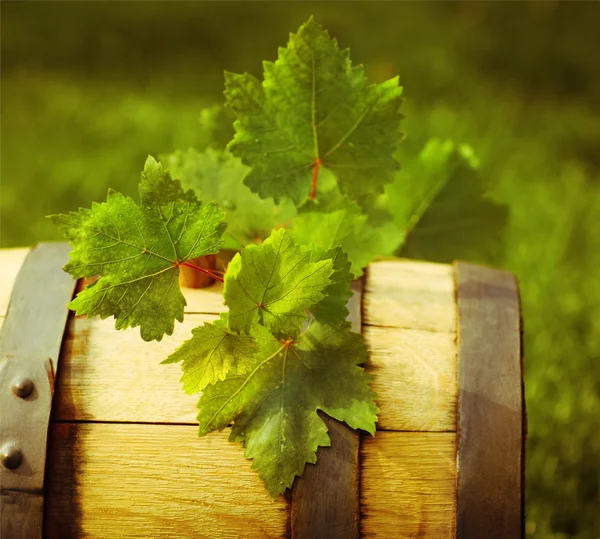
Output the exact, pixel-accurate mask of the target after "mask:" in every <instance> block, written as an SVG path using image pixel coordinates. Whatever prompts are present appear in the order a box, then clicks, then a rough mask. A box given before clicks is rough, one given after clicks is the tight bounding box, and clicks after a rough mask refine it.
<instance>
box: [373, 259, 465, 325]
mask: <svg viewBox="0 0 600 539" xmlns="http://www.w3.org/2000/svg"><path fill="white" fill-rule="evenodd" d="M363 324H366V325H372V326H389V327H397V328H407V329H422V330H428V331H443V332H449V333H456V303H455V298H454V280H453V273H452V266H448V265H445V264H433V263H428V262H415V261H411V260H394V261H388V260H386V261H380V262H373V263H371V264H370V265H369V267H368V269H367V272H366V283H365V300H364V312H363Z"/></svg>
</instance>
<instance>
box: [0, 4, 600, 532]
mask: <svg viewBox="0 0 600 539" xmlns="http://www.w3.org/2000/svg"><path fill="white" fill-rule="evenodd" d="M0 8H1V10H2V28H1V30H2V64H1V70H2V72H1V84H2V88H1V90H2V96H1V97H2V102H1V137H2V138H1V140H2V147H1V150H2V154H1V181H2V185H1V205H2V207H1V210H2V211H1V215H0V224H1V236H0V242H1V245H2V247H10V246H18V245H30V244H32V243H34V242H36V241H39V240H42V239H58V238H59V235H58V233H57V232H56V231H55V230H54V229H53V228H52V226H51V225H50V223H48V222H47V221H46V220H45V219H44V215H47V214H49V213H58V212H66V211H68V210H71V209H75V208H77V207H78V206H86V207H87V206H89V205H90V201H91V200H97V201H100V200H103V199H104V198H105V196H106V190H107V188H108V187H109V186H110V187H113V188H115V189H118V190H120V191H122V192H125V193H127V194H131V195H135V191H136V188H137V181H138V178H139V172H140V170H141V168H142V166H143V163H144V159H145V157H146V155H147V154H153V155H157V154H159V153H163V152H168V151H172V150H174V149H176V148H186V147H188V146H192V145H194V144H196V143H198V142H199V141H198V137H200V136H201V133H200V130H199V128H198V116H199V111H200V109H201V108H202V107H204V106H209V105H212V104H215V103H220V102H221V101H222V94H221V92H222V85H223V70H224V69H227V70H231V71H240V72H241V71H249V72H251V73H253V74H255V75H260V74H261V64H260V62H261V60H263V59H270V60H272V59H274V57H275V55H276V48H277V46H280V45H284V44H285V42H286V40H287V34H288V32H289V31H293V30H295V29H296V28H297V27H298V26H299V25H300V24H301V23H302V22H304V21H305V20H306V19H307V18H308V16H309V15H311V14H314V15H315V16H316V17H317V20H318V21H319V22H321V23H322V24H323V25H324V26H325V27H326V28H328V29H329V30H330V33H331V34H332V35H333V36H335V37H337V38H338V40H339V42H340V44H341V45H342V46H343V47H350V48H351V50H352V58H353V60H354V61H355V62H363V63H364V64H365V67H366V70H367V72H368V74H369V76H370V77H371V78H372V79H373V80H375V81H381V80H384V79H386V78H388V77H390V76H393V75H395V74H397V73H399V74H400V77H401V82H402V84H403V85H404V87H405V94H404V95H405V98H406V103H405V107H404V112H405V114H406V121H405V123H404V132H405V133H406V135H407V137H408V138H409V139H411V140H412V141H414V142H415V143H419V144H420V143H422V142H424V141H425V140H426V139H427V138H429V137H431V136H438V137H441V138H445V137H451V138H453V139H455V140H456V141H458V142H467V143H469V144H471V145H472V146H473V147H474V148H475V150H476V152H477V154H478V156H479V158H480V161H481V171H482V175H483V176H484V178H485V179H486V182H488V184H489V188H490V189H491V191H492V193H493V195H494V197H495V198H496V199H497V200H499V201H503V202H505V203H507V204H509V206H510V208H511V220H510V226H509V230H508V246H507V253H506V257H505V260H504V262H503V264H502V265H503V266H504V267H505V268H508V269H510V270H512V271H514V272H516V274H517V275H518V277H519V279H520V281H521V291H522V299H523V309H524V320H525V331H526V332H525V368H526V394H527V404H528V413H529V431H530V434H529V441H528V455H527V498H528V499H527V533H528V536H530V537H539V538H544V539H546V538H556V539H558V538H567V537H577V538H581V539H598V538H599V537H600V511H598V508H599V507H600V428H599V425H598V423H599V418H600V279H599V270H598V268H599V267H600V241H599V239H598V238H599V236H600V190H599V186H600V32H598V24H599V22H600V4H598V3H597V2H585V3H584V2H581V3H575V2H565V3H558V2H553V1H545V2H518V3H517V2H514V3H501V2H494V3H483V2H467V1H461V2H443V3H437V2H419V3H416V2H398V3H390V2H382V3H379V2H352V3H345V2H331V3H329V2H320V3H310V2H298V3H296V2H277V3H271V2H260V3H250V2H226V3H217V2H203V3H193V2H53V1H48V2H6V1H5V2H2V3H1V5H0Z"/></svg>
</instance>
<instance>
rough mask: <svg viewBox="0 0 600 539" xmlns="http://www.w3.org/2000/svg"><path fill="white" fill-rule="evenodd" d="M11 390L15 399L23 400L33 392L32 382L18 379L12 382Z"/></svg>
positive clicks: (27, 379) (26, 379)
mask: <svg viewBox="0 0 600 539" xmlns="http://www.w3.org/2000/svg"><path fill="white" fill-rule="evenodd" d="M12 390H13V393H14V394H15V395H16V396H17V397H21V398H22V399H25V398H26V397H29V395H31V392H32V391H33V382H32V381H31V379H29V378H19V379H18V380H16V381H15V382H13V385H12Z"/></svg>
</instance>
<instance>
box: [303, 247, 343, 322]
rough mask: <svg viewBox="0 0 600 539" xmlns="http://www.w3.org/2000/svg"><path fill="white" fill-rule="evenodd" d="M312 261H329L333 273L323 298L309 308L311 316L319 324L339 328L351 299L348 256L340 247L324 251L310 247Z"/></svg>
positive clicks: (324, 290)
mask: <svg viewBox="0 0 600 539" xmlns="http://www.w3.org/2000/svg"><path fill="white" fill-rule="evenodd" d="M311 250H312V260H313V261H314V262H316V261H319V260H328V259H329V260H331V262H332V264H333V273H332V274H331V277H330V278H329V279H330V280H331V284H329V285H327V286H326V287H325V288H324V289H323V294H324V295H325V297H324V298H323V299H322V300H321V301H319V302H318V303H316V304H315V305H313V306H312V307H311V308H310V312H311V314H312V315H313V316H314V318H315V319H316V320H317V321H318V322H320V323H321V324H329V325H332V326H341V325H344V324H345V321H346V317H347V316H348V308H347V307H346V305H347V303H348V300H349V299H350V298H351V297H352V290H351V289H350V285H351V283H352V274H351V273H350V262H348V255H347V254H346V253H344V251H343V250H342V248H341V247H339V246H338V247H334V248H333V249H329V250H328V251H325V250H323V249H321V248H319V247H317V246H312V247H311Z"/></svg>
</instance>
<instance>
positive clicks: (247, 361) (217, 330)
mask: <svg viewBox="0 0 600 539" xmlns="http://www.w3.org/2000/svg"><path fill="white" fill-rule="evenodd" d="M257 352H258V344H256V341H255V340H254V338H253V337H251V336H250V335H246V334H243V333H242V334H237V333H234V332H233V331H231V330H230V329H229V327H228V320H227V313H223V314H221V319H220V320H217V321H216V322H214V323H212V324H210V323H208V322H205V323H204V325H202V326H199V327H197V328H195V329H193V330H192V338H191V339H189V340H187V341H185V342H184V343H183V344H182V345H181V346H180V347H179V348H178V349H177V350H175V352H173V353H172V354H171V355H170V356H169V357H168V358H167V359H165V360H164V361H163V362H162V363H163V364H166V363H177V362H179V361H183V363H182V365H181V369H182V370H183V376H182V377H181V381H182V382H183V389H184V391H185V392H186V393H188V394H189V395H191V394H192V393H198V392H200V391H202V390H203V389H204V388H205V387H206V386H207V385H209V384H214V383H215V382H218V381H219V380H224V379H225V375H227V374H229V373H231V374H232V375H239V374H243V373H245V372H246V371H247V370H248V368H249V366H250V365H251V364H252V359H253V357H254V355H255V354H256V353H257Z"/></svg>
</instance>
